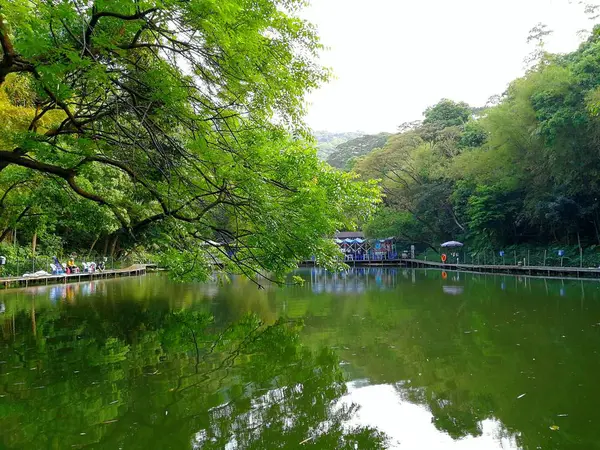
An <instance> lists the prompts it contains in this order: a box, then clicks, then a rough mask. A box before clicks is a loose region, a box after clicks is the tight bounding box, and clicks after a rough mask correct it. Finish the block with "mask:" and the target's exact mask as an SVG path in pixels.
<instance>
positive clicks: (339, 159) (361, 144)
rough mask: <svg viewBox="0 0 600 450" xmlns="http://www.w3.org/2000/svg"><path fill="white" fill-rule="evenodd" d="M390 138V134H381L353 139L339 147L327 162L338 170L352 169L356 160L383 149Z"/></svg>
mask: <svg viewBox="0 0 600 450" xmlns="http://www.w3.org/2000/svg"><path fill="white" fill-rule="evenodd" d="M390 136H391V134H390V133H379V134H372V135H366V136H361V137H358V138H356V139H352V140H350V141H348V142H345V143H343V144H340V145H338V146H337V147H336V148H335V150H334V151H333V152H332V153H331V154H330V155H329V157H328V158H327V162H328V163H329V164H330V165H331V166H333V167H337V168H338V169H345V168H350V167H351V166H352V165H353V163H354V160H355V159H356V158H359V157H361V156H363V155H366V154H367V153H369V152H371V151H373V150H374V149H376V148H381V147H383V146H384V145H385V143H386V142H387V140H388V138H389V137H390Z"/></svg>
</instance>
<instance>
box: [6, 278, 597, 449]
mask: <svg viewBox="0 0 600 450" xmlns="http://www.w3.org/2000/svg"><path fill="white" fill-rule="evenodd" d="M297 274H298V275H300V276H302V277H303V278H305V280H306V283H305V284H304V285H303V286H288V287H285V288H277V287H273V286H266V289H263V290H259V289H257V287H256V285H255V284H253V283H252V282H250V281H248V280H243V279H237V278H236V279H233V280H232V281H231V282H230V283H227V284H225V285H218V284H214V283H207V284H176V283H171V282H169V280H168V279H167V278H166V277H165V276H164V275H148V276H145V277H137V278H125V279H119V280H103V281H93V282H88V283H79V284H73V285H56V286H43V287H37V288H30V289H20V290H6V291H0V326H1V333H0V449H72V448H90V449H111V450H112V449H115V450H116V449H123V450H126V449H228V450H229V449H257V450H258V449H282V448H283V449H288V448H289V449H296V448H298V449H304V448H306V449H336V448H340V449H356V448H359V449H379V448H399V449H427V450H429V449H443V450H445V449H482V450H488V449H521V448H523V449H596V448H598V449H600V354H599V351H600V282H597V281H578V280H564V281H562V280H550V279H548V280H545V279H532V278H518V277H511V276H493V275H480V274H465V273H454V272H449V273H447V274H446V273H442V272H440V271H434V270H430V271H424V270H423V271H410V270H404V269H368V270H367V269H365V270H358V269H357V270H354V271H350V272H349V273H348V274H345V275H343V276H342V275H337V276H335V275H332V274H330V273H326V272H324V271H321V270H317V269H306V270H301V271H299V272H298V273H297Z"/></svg>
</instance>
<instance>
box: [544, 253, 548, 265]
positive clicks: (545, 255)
mask: <svg viewBox="0 0 600 450" xmlns="http://www.w3.org/2000/svg"><path fill="white" fill-rule="evenodd" d="M547 252H548V250H544V267H546V253H547Z"/></svg>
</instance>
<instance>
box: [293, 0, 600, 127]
mask: <svg viewBox="0 0 600 450" xmlns="http://www.w3.org/2000/svg"><path fill="white" fill-rule="evenodd" d="M303 16H304V17H306V18H307V19H308V20H310V21H311V22H312V23H314V24H315V25H316V26H317V28H318V30H319V34H320V36H321V39H322V42H323V44H324V45H326V46H327V47H328V50H327V51H326V52H324V53H323V55H322V60H321V63H322V64H324V65H326V66H328V67H330V68H332V69H333V72H334V75H335V79H334V80H332V81H331V82H330V83H329V84H327V85H325V86H323V87H322V88H321V89H320V90H318V91H316V92H314V93H312V94H311V95H310V96H309V102H310V106H309V114H308V117H307V122H308V124H309V125H310V126H311V127H312V128H313V129H314V130H328V131H357V130H360V131H365V132H368V133H375V132H379V131H391V132H393V131H395V130H396V129H397V127H398V125H400V124H401V123H403V122H407V121H412V120H416V119H419V118H421V113H422V112H423V111H424V110H425V108H426V107H427V106H430V105H433V104H435V103H437V102H438V101H439V100H440V99H441V98H450V99H452V100H457V101H459V100H460V101H466V102H467V103H469V104H471V105H472V106H483V105H484V104H485V102H486V101H487V99H488V98H489V97H490V96H492V95H494V94H500V93H502V92H503V91H504V90H505V88H506V86H507V85H508V83H509V82H510V81H511V80H513V79H515V78H517V77H519V76H520V75H522V74H523V72H524V63H523V60H524V58H525V56H527V55H528V54H529V53H530V52H531V51H532V50H533V44H527V42H526V40H527V36H528V33H529V30H530V29H531V28H533V27H534V26H535V25H536V24H538V23H539V22H542V23H545V24H547V25H548V27H549V29H551V30H553V31H554V34H553V35H552V36H550V37H548V38H547V45H546V48H547V49H548V50H550V51H552V52H568V51H572V50H574V49H576V48H577V46H578V44H579V43H580V39H579V38H578V37H577V31H578V30H581V29H591V28H592V25H593V23H592V22H590V21H589V20H588V19H587V17H586V16H585V15H584V13H583V7H582V6H581V5H579V4H577V2H576V1H574V2H573V3H570V2H569V0H502V1H490V0H369V1H365V0H312V5H311V6H310V7H309V8H308V9H307V10H306V11H305V12H304V14H303Z"/></svg>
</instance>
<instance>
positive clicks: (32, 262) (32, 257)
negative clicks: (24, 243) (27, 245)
mask: <svg viewBox="0 0 600 450" xmlns="http://www.w3.org/2000/svg"><path fill="white" fill-rule="evenodd" d="M36 247H37V231H36V232H34V233H33V237H32V238H31V269H32V270H31V271H32V272H35V248H36Z"/></svg>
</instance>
